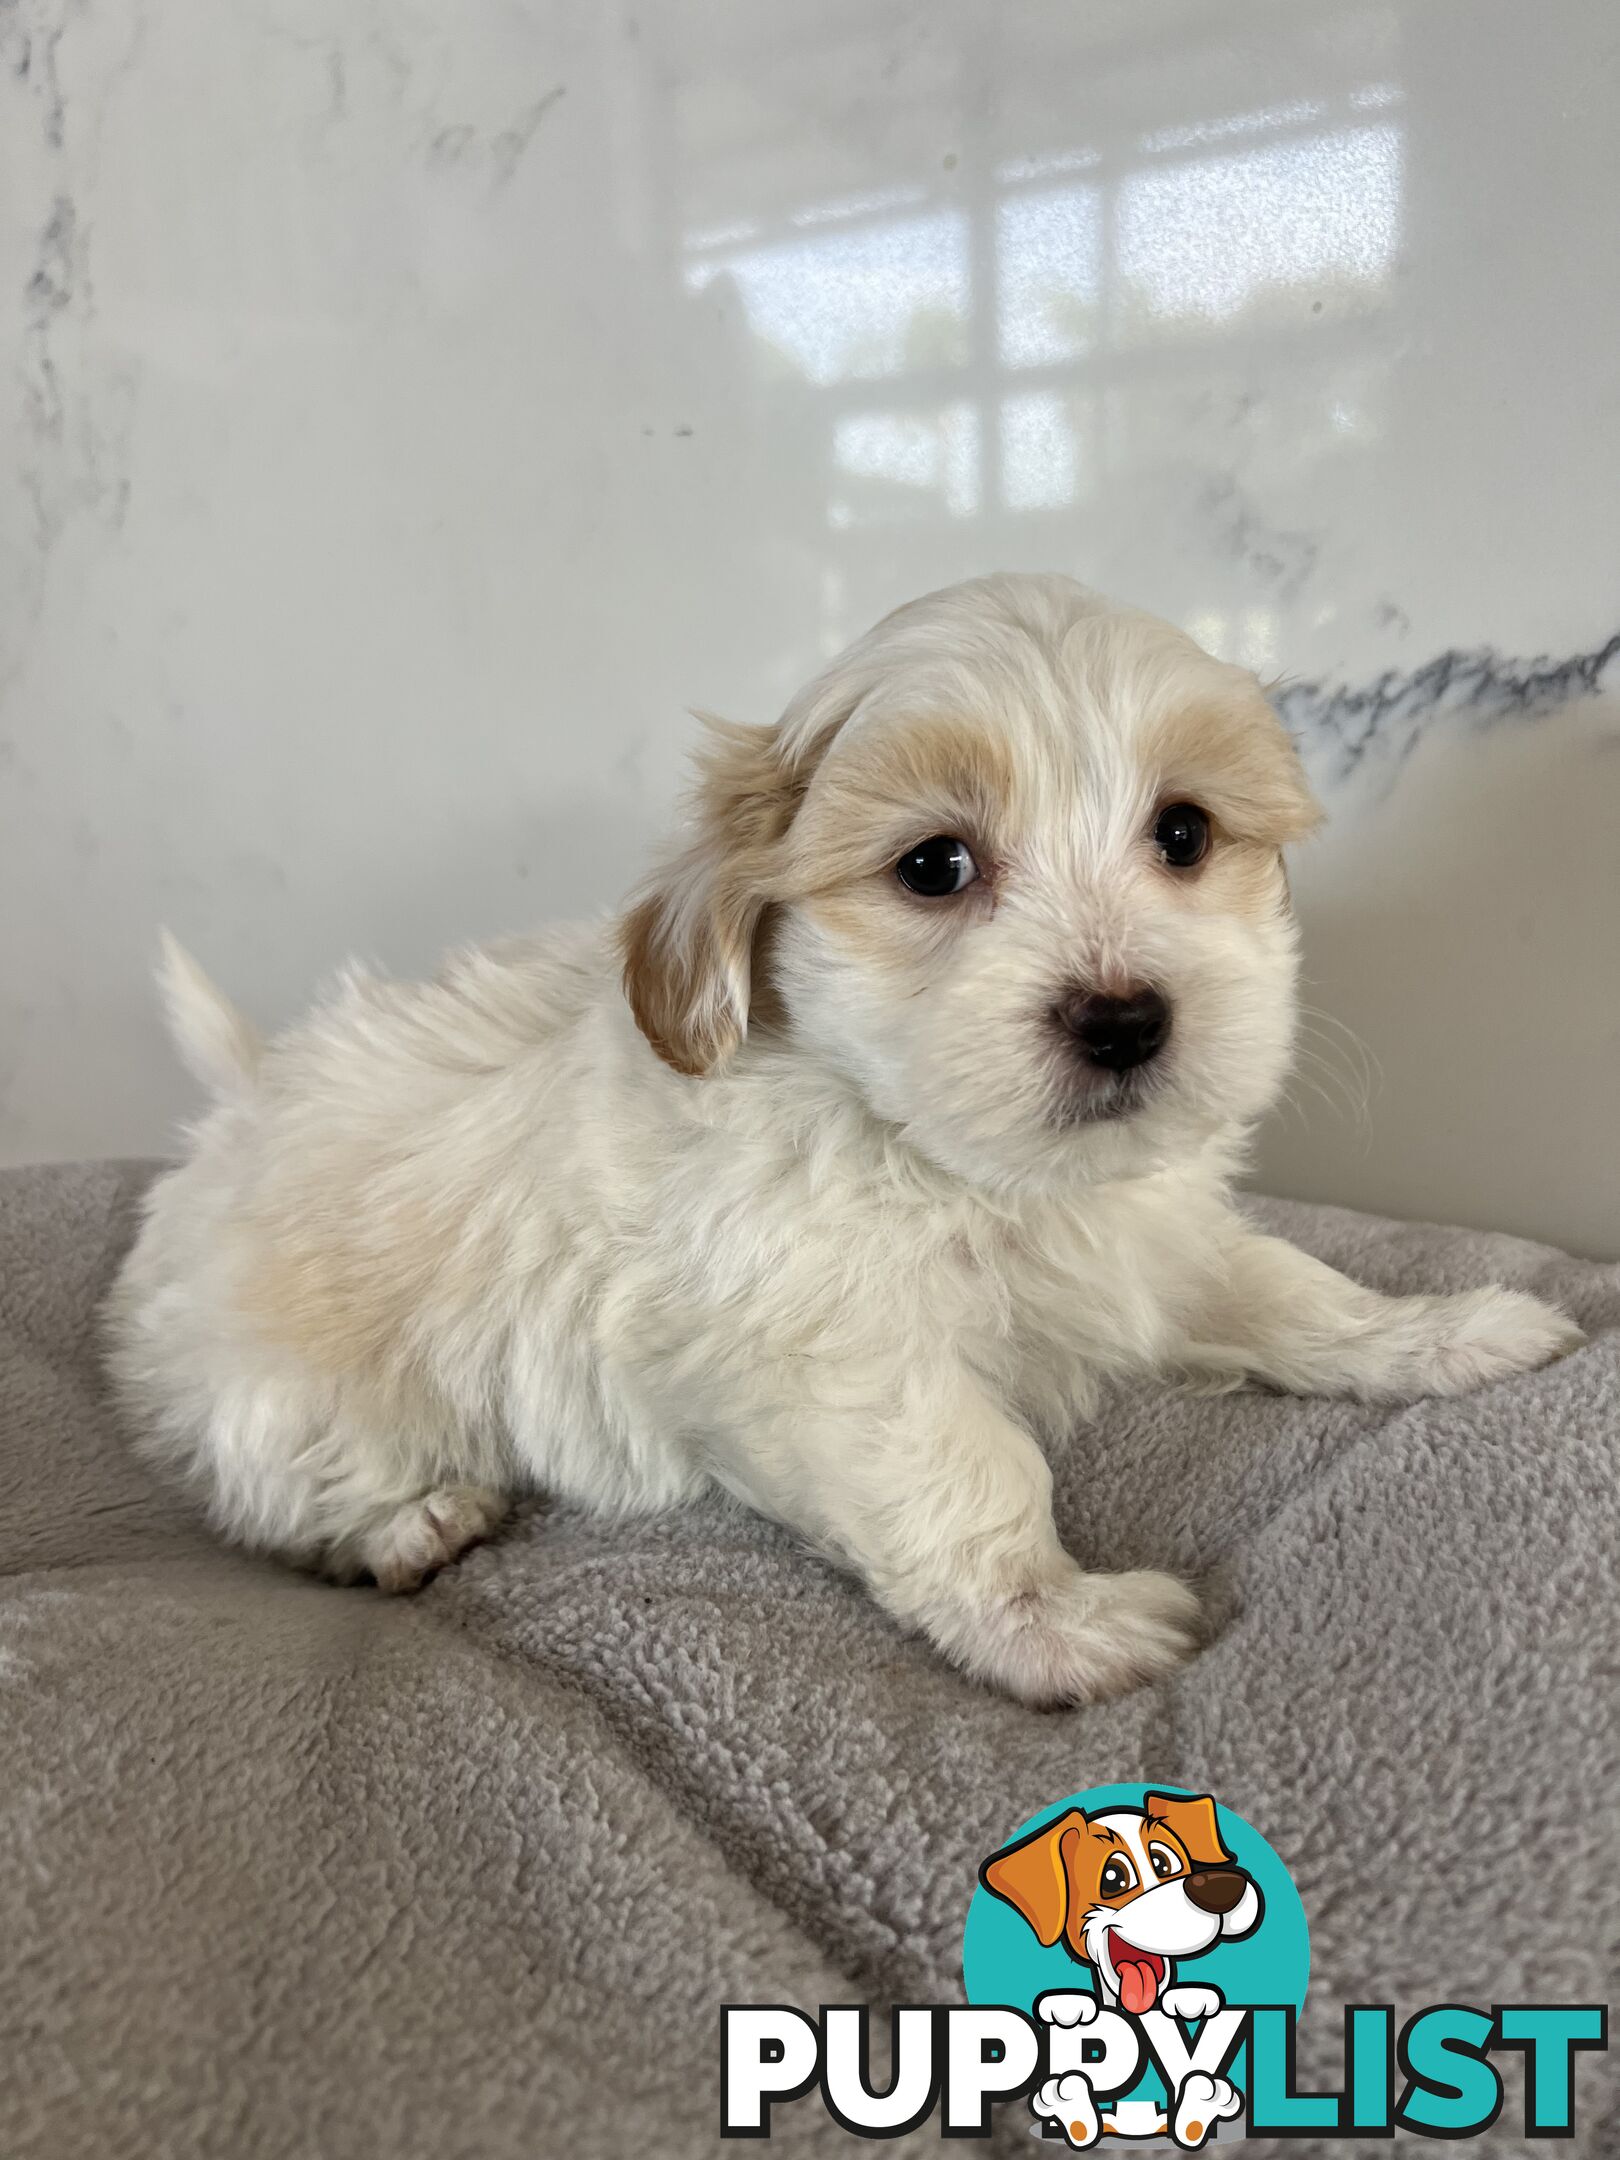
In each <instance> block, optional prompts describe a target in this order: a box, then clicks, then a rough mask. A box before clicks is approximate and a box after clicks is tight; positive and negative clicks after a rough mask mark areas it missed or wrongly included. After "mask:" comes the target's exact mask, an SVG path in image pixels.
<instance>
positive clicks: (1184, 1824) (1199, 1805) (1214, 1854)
mask: <svg viewBox="0 0 1620 2160" xmlns="http://www.w3.org/2000/svg"><path fill="white" fill-rule="evenodd" d="M1142 1807H1143V1810H1144V1812H1145V1813H1147V1814H1148V1815H1156V1816H1158V1818H1159V1819H1160V1821H1161V1822H1163V1823H1164V1824H1165V1825H1166V1827H1167V1828H1169V1829H1171V1830H1173V1831H1174V1832H1175V1834H1176V1836H1177V1837H1178V1838H1180V1840H1181V1842H1182V1844H1183V1845H1184V1846H1185V1847H1186V1851H1187V1857H1188V1859H1189V1860H1191V1862H1192V1863H1193V1865H1194V1867H1230V1866H1231V1865H1232V1855H1231V1854H1230V1853H1229V1852H1228V1851H1227V1849H1226V1847H1225V1846H1224V1845H1223V1844H1222V1843H1221V1826H1220V1819H1219V1817H1218V1816H1217V1814H1216V1812H1215V1803H1214V1801H1213V1800H1212V1799H1211V1798H1210V1796H1209V1794H1208V1793H1200V1794H1198V1795H1197V1797H1196V1798H1194V1799H1188V1798H1187V1796H1186V1794H1184V1793H1155V1792H1150V1793H1147V1794H1145V1795H1144V1796H1143V1800H1142Z"/></svg>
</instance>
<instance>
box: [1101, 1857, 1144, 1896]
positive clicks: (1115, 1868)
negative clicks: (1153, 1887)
mask: <svg viewBox="0 0 1620 2160" xmlns="http://www.w3.org/2000/svg"><path fill="white" fill-rule="evenodd" d="M1135 1888H1136V1870H1135V1868H1133V1867H1132V1866H1131V1863H1130V1862H1129V1861H1128V1860H1126V1859H1122V1858H1121V1856H1120V1855H1119V1854H1118V1853H1115V1854H1114V1856H1113V1858H1112V1859H1110V1860H1109V1861H1107V1862H1106V1863H1105V1865H1104V1867H1103V1871H1102V1894H1103V1896H1104V1897H1123V1896H1124V1895H1125V1893H1126V1891H1127V1890H1134V1889H1135Z"/></svg>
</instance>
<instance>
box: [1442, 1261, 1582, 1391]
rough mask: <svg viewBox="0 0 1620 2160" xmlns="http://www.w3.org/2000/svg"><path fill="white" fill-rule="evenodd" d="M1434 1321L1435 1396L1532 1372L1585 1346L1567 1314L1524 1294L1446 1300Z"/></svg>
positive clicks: (1480, 1293)
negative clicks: (1515, 1374) (1516, 1374)
mask: <svg viewBox="0 0 1620 2160" xmlns="http://www.w3.org/2000/svg"><path fill="white" fill-rule="evenodd" d="M1436 1318H1437V1320H1439V1321H1440V1323H1441V1325H1440V1328H1439V1330H1438V1335H1439V1339H1438V1340H1437V1342H1436V1344H1435V1347H1434V1351H1433V1355H1432V1361H1431V1370H1430V1373H1429V1375H1428V1380H1429V1388H1430V1391H1431V1392H1433V1393H1434V1394H1437V1395H1455V1394H1462V1393H1463V1392H1465V1391H1466V1390H1467V1389H1470V1388H1476V1387H1487V1386H1489V1384H1490V1383H1491V1382H1492V1381H1493V1380H1505V1379H1507V1378H1508V1377H1509V1376H1510V1375H1511V1374H1513V1373H1521V1372H1533V1371H1534V1370H1535V1369H1536V1368H1537V1367H1538V1366H1540V1365H1549V1364H1551V1363H1552V1361H1553V1359H1554V1358H1561V1357H1567V1356H1568V1354H1569V1353H1570V1351H1572V1350H1578V1349H1580V1347H1581V1345H1582V1344H1583V1343H1584V1342H1585V1341H1586V1336H1585V1334H1584V1333H1583V1332H1582V1330H1581V1329H1580V1328H1579V1327H1577V1326H1576V1324H1575V1322H1574V1321H1573V1320H1571V1319H1570V1317H1569V1315H1568V1314H1567V1313H1564V1312H1560V1311H1559V1309H1558V1307H1557V1306H1556V1305H1546V1304H1543V1303H1542V1301H1541V1299H1540V1298H1534V1297H1529V1296H1527V1295H1526V1294H1525V1293H1524V1292H1523V1291H1522V1290H1503V1289H1499V1288H1496V1287H1493V1288H1491V1289H1489V1290H1474V1291H1469V1292H1467V1293H1466V1294H1465V1295H1464V1296H1462V1297H1457V1298H1448V1299H1446V1300H1445V1302H1444V1304H1443V1305H1442V1306H1441V1307H1440V1310H1439V1312H1438V1313H1437V1315H1436Z"/></svg>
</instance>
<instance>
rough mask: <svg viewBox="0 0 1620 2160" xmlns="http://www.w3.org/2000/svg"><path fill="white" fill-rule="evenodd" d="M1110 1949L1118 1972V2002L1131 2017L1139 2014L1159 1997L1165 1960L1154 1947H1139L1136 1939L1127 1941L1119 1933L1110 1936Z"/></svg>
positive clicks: (1148, 2008) (1151, 2006)
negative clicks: (1139, 1948) (1143, 1948)
mask: <svg viewBox="0 0 1620 2160" xmlns="http://www.w3.org/2000/svg"><path fill="white" fill-rule="evenodd" d="M1108 1953H1109V1956H1110V1957H1111V1958H1112V1959H1113V1961H1114V1970H1115V1972H1117V1973H1118V1975H1119V2006H1120V2008H1121V2009H1122V2010H1128V2011H1129V2012H1130V2014H1131V2016H1132V2017H1140V2016H1141V2015H1142V2013H1143V2011H1145V2010H1151V2009H1152V2008H1153V2005H1154V2003H1155V2002H1156V2001H1157V2000H1158V1995H1159V1976H1160V1974H1161V1973H1162V1972H1163V1971H1164V1960H1163V1959H1162V1958H1159V1957H1156V1956H1155V1955H1154V1953H1153V1952H1152V1951H1151V1950H1138V1949H1137V1947H1136V1945H1135V1943H1128V1942H1125V1941H1123V1940H1122V1939H1121V1938H1120V1937H1119V1936H1118V1935H1111V1936H1110V1937H1109V1942H1108Z"/></svg>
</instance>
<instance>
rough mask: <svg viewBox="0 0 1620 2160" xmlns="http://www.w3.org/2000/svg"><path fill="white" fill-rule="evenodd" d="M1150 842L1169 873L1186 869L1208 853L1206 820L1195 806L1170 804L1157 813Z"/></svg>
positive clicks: (1202, 812)
mask: <svg viewBox="0 0 1620 2160" xmlns="http://www.w3.org/2000/svg"><path fill="white" fill-rule="evenodd" d="M1153 840H1154V844H1155V846H1156V847H1157V848H1158V850H1159V853H1160V854H1161V855H1162V856H1163V857H1164V859H1165V861H1166V862H1167V863H1168V864H1169V865H1170V867H1171V868H1172V869H1173V870H1190V869H1191V868H1192V866H1193V864H1194V863H1197V862H1202V861H1203V859H1204V857H1205V856H1206V855H1207V854H1208V853H1209V818H1208V816H1207V815H1206V814H1205V812H1204V811H1202V810H1200V809H1199V807H1198V805H1197V804H1196V803H1190V802H1173V803H1171V804H1170V805H1169V806H1168V808H1166V809H1163V810H1161V811H1160V812H1159V822H1158V823H1157V825H1155V826H1154V828H1153Z"/></svg>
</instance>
